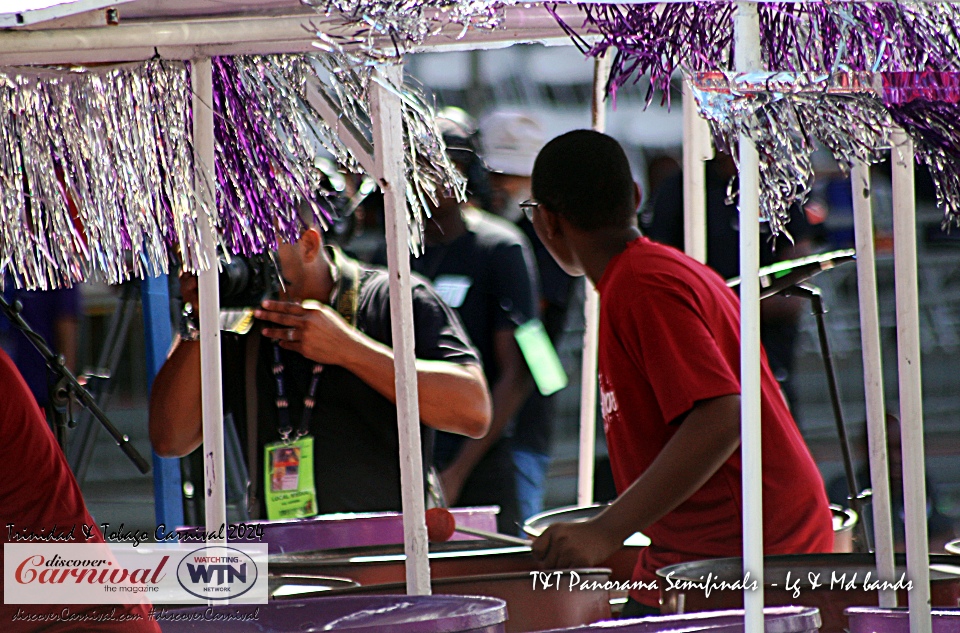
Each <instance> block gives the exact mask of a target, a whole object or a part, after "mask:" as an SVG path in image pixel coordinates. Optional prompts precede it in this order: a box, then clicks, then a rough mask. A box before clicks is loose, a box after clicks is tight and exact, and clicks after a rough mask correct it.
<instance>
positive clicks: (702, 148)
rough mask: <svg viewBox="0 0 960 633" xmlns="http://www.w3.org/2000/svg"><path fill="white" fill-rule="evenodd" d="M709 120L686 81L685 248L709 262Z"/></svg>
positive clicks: (684, 155)
mask: <svg viewBox="0 0 960 633" xmlns="http://www.w3.org/2000/svg"><path fill="white" fill-rule="evenodd" d="M711 143H712V140H711V138H710V128H709V127H708V126H707V122H706V121H704V120H703V119H702V118H701V117H700V113H699V112H698V111H697V104H696V101H695V100H694V98H693V90H691V88H690V82H689V81H688V80H687V79H684V80H683V250H684V251H685V252H686V253H687V255H689V256H690V257H692V258H694V259H695V260H697V261H698V262H704V263H705V262H706V261H707V185H706V173H705V170H704V165H703V161H705V160H709V158H710V155H711V154H712V149H713V147H712V145H711Z"/></svg>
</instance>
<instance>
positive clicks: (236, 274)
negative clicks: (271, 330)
mask: <svg viewBox="0 0 960 633" xmlns="http://www.w3.org/2000/svg"><path fill="white" fill-rule="evenodd" d="M219 283H220V306H221V307H223V308H250V307H255V306H259V305H260V302H261V301H263V300H264V299H268V298H271V297H276V295H277V293H278V291H279V290H280V272H279V271H278V270H277V265H276V263H275V262H274V259H273V257H271V256H270V254H269V253H262V254H260V255H253V256H250V257H246V256H243V255H234V256H233V257H231V258H230V261H227V260H226V258H224V257H221V258H220V275H219Z"/></svg>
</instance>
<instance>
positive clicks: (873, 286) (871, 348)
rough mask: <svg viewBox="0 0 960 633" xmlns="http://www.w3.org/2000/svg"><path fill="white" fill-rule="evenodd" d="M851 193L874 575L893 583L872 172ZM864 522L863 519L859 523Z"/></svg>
mask: <svg viewBox="0 0 960 633" xmlns="http://www.w3.org/2000/svg"><path fill="white" fill-rule="evenodd" d="M850 184H851V187H852V188H853V225H854V232H855V239H856V245H857V287H858V289H859V294H860V342H861V345H862V347H863V384H864V390H865V393H866V401H867V402H866V404H867V443H868V446H869V452H870V481H871V488H872V489H873V496H872V497H871V505H872V506H873V541H874V548H875V549H876V553H877V573H878V575H879V576H880V578H882V579H883V580H889V581H894V580H895V578H894V577H893V574H894V570H895V566H894V557H893V521H892V514H891V510H890V478H889V469H888V467H887V464H888V462H887V419H886V411H885V406H884V400H883V363H882V358H883V356H882V350H881V347H880V309H879V307H878V304H877V270H876V253H875V252H874V242H873V207H872V206H871V203H870V168H869V167H868V166H867V165H866V164H865V163H863V162H860V161H858V162H856V163H854V165H853V169H852V170H851V173H850ZM860 520H861V521H863V517H860ZM879 604H880V606H881V607H895V606H897V592H896V591H895V590H893V589H881V590H880V591H879Z"/></svg>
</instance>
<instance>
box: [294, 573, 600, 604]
mask: <svg viewBox="0 0 960 633" xmlns="http://www.w3.org/2000/svg"><path fill="white" fill-rule="evenodd" d="M551 571H559V572H561V573H569V572H571V571H575V572H577V574H579V575H580V576H581V577H583V578H586V577H588V576H605V577H606V578H607V579H608V580H609V578H610V574H611V573H612V570H610V569H608V568H606V567H585V568H579V567H572V568H569V569H555V570H551ZM530 578H531V577H530V572H529V571H516V572H507V573H502V574H476V575H471V576H448V577H445V578H435V579H432V580H431V581H430V583H431V586H433V587H437V586H440V587H443V586H447V585H457V584H463V583H475V582H494V581H501V580H530ZM406 586H407V583H406V582H405V581H399V582H384V583H375V584H372V585H360V584H359V583H358V585H357V586H356V587H344V588H343V589H333V590H330V591H314V592H308V593H302V594H298V595H296V596H290V598H289V599H301V598H319V597H321V596H329V597H331V598H333V597H336V596H353V595H379V594H377V593H375V592H376V591H392V590H394V589H404V590H405V589H406ZM531 586H532V585H531ZM597 591H602V590H597ZM568 592H569V591H568ZM437 595H458V596H459V595H464V596H466V597H468V598H484V597H486V598H489V597H490V596H477V595H468V594H437ZM283 599H284V598H278V600H283Z"/></svg>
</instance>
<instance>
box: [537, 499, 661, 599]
mask: <svg viewBox="0 0 960 633" xmlns="http://www.w3.org/2000/svg"><path fill="white" fill-rule="evenodd" d="M605 507H607V506H606V505H605V504H594V505H592V506H584V507H578V506H570V507H566V508H557V509H556V510H547V511H546V512H541V513H540V514H535V515H533V516H532V517H530V518H529V519H527V520H526V521H524V523H523V531H524V532H526V533H527V534H528V535H529V536H530V537H532V538H536V537H538V536H540V535H541V534H542V533H543V531H544V530H546V529H547V527H549V526H551V525H553V524H554V523H578V522H580V521H586V520H587V519H592V518H593V517H595V516H596V515H597V514H599V513H600V511H601V510H603V509H604V508H605ZM649 544H650V539H649V538H647V537H646V536H644V535H643V534H640V533H639V532H637V533H636V534H634V535H633V536H631V537H630V538H628V539H627V540H626V541H624V542H623V547H622V548H620V549H619V550H617V551H616V552H615V553H614V554H613V555H612V556H611V557H610V558H609V559H607V560H605V561H604V562H603V566H604V567H609V568H610V570H611V573H610V579H611V580H614V581H617V582H623V581H628V580H630V578H631V576H633V568H634V567H636V565H637V557H638V556H640V550H641V549H643V548H644V547H646V546H647V545H649Z"/></svg>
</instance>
